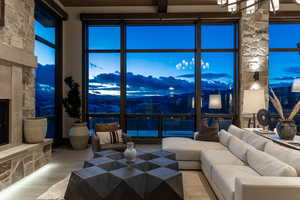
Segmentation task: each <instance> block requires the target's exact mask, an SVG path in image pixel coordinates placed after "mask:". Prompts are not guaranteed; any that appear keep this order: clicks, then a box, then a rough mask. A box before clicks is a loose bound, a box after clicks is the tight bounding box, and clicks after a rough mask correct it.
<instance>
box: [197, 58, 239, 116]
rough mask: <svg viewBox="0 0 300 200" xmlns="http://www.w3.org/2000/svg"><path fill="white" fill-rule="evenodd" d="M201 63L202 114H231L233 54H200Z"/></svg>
mask: <svg viewBox="0 0 300 200" xmlns="http://www.w3.org/2000/svg"><path fill="white" fill-rule="evenodd" d="M201 62H202V63H201V67H202V77H201V78H202V83H201V86H202V94H201V98H202V112H203V113H224V114H227V113H228V114H229V113H232V97H233V82H234V53H202V61H201ZM209 104H211V105H209Z"/></svg>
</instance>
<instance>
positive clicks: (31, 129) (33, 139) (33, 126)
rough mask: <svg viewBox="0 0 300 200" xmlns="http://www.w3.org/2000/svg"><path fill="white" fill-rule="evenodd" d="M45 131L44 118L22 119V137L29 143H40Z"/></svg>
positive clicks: (45, 121)
mask: <svg viewBox="0 0 300 200" xmlns="http://www.w3.org/2000/svg"><path fill="white" fill-rule="evenodd" d="M46 133H47V119H46V118H27V119H24V138H25V142H26V143H29V144H36V143H41V142H43V141H44V139H45V137H46Z"/></svg>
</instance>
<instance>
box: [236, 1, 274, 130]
mask: <svg viewBox="0 0 300 200" xmlns="http://www.w3.org/2000/svg"><path fill="white" fill-rule="evenodd" d="M268 55H269V4H268V2H266V3H265V5H262V6H261V7H260V9H259V10H258V11H257V12H256V13H255V14H251V15H247V14H246V13H245V12H244V13H243V14H242V17H241V20H240V55H239V56H240V66H239V67H240V73H239V77H240V88H239V89H240V102H241V103H240V108H239V110H240V114H241V115H240V116H241V118H240V123H241V126H242V127H247V123H248V119H249V117H251V116H245V115H243V114H242V108H243V96H244V92H243V91H244V90H247V89H249V88H250V87H251V85H252V84H253V82H254V78H253V76H254V72H251V70H250V69H249V66H250V64H251V63H253V60H256V59H257V58H258V59H259V62H258V64H259V68H260V72H259V74H260V80H259V82H260V84H261V87H262V88H263V89H264V90H265V94H266V102H268V101H267V99H268V98H267V95H268V62H269V61H268ZM266 105H268V103H267V104H266Z"/></svg>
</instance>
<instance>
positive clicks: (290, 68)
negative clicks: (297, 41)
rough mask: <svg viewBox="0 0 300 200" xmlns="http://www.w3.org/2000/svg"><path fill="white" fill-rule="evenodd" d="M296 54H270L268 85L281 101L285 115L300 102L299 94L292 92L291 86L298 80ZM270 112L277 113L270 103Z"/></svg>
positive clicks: (298, 69)
mask: <svg viewBox="0 0 300 200" xmlns="http://www.w3.org/2000/svg"><path fill="white" fill-rule="evenodd" d="M299 63H300V55H299V53H298V52H270V61H269V85H270V87H271V88H273V90H274V92H275V93H276V95H277V96H278V98H279V99H280V101H281V104H282V107H283V109H284V112H285V113H290V112H291V110H292V109H293V106H294V105H295V104H296V103H297V101H298V100H300V93H299V92H292V84H293V81H294V80H295V79H296V78H300V67H299ZM270 111H271V112H272V113H277V112H276V111H275V109H274V107H273V105H272V104H271V102H270Z"/></svg>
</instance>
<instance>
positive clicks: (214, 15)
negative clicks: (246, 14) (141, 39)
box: [80, 12, 240, 21]
mask: <svg viewBox="0 0 300 200" xmlns="http://www.w3.org/2000/svg"><path fill="white" fill-rule="evenodd" d="M80 18H81V20H82V21H97V20H163V19H166V20H173V19H195V20H198V19H239V18H240V15H239V14H231V13H229V12H209V13H208V12H207V13H126V14H119V13H115V14H97V13H89V14H85V13H82V14H80Z"/></svg>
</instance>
